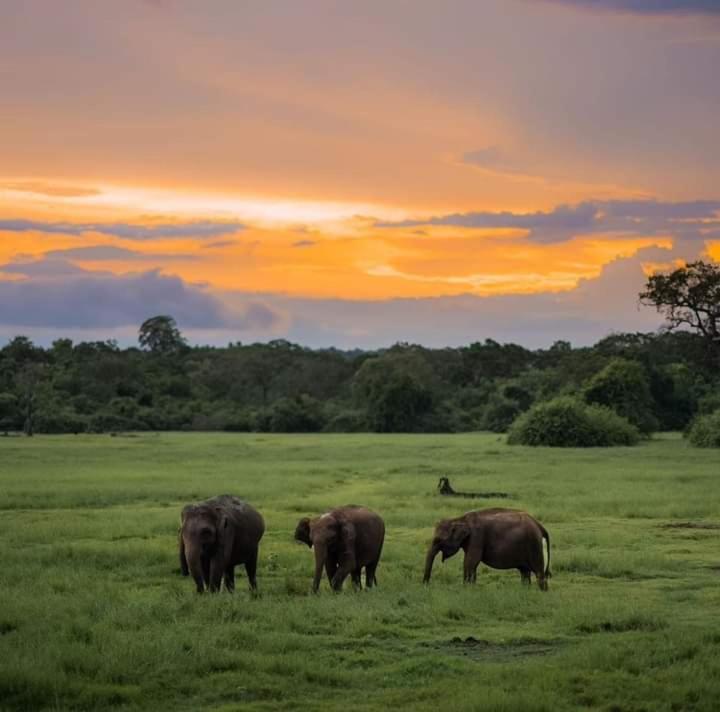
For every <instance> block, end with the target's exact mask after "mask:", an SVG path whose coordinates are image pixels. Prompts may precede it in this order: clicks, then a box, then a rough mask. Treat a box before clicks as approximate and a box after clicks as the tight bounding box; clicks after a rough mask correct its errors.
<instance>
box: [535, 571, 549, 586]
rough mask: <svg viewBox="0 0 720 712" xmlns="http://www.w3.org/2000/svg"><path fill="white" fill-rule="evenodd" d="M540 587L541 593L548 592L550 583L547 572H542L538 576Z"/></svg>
mask: <svg viewBox="0 0 720 712" xmlns="http://www.w3.org/2000/svg"><path fill="white" fill-rule="evenodd" d="M536 577H537V582H538V586H539V587H540V590H541V591H547V590H548V582H547V577H546V576H545V572H544V571H542V572H541V573H539V574H536Z"/></svg>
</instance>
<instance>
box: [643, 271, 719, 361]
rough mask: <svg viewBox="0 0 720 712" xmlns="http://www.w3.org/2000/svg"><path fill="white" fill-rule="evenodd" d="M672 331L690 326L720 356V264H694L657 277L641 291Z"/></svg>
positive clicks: (648, 282) (715, 357) (715, 355)
mask: <svg viewBox="0 0 720 712" xmlns="http://www.w3.org/2000/svg"><path fill="white" fill-rule="evenodd" d="M640 301H641V303H643V304H645V305H649V306H654V307H655V308H656V309H657V310H658V311H659V312H660V313H661V314H662V315H663V316H664V317H665V319H666V321H667V328H668V329H669V330H672V329H678V328H681V327H684V326H689V327H690V328H691V329H694V330H696V331H698V332H699V333H700V334H702V336H703V338H704V339H705V342H706V344H707V346H708V349H709V352H710V353H711V355H712V358H713V359H718V357H720V265H718V264H715V263H712V262H703V261H702V260H699V261H697V262H691V263H689V264H687V265H685V266H684V267H680V268H678V269H676V270H673V271H672V272H670V273H669V274H654V275H652V276H650V277H649V278H648V281H647V284H646V285H645V289H644V290H643V291H642V292H640Z"/></svg>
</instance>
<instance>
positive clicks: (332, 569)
mask: <svg viewBox="0 0 720 712" xmlns="http://www.w3.org/2000/svg"><path fill="white" fill-rule="evenodd" d="M337 570H338V561H337V556H333V555H332V554H328V557H327V559H326V560H325V573H326V574H327V578H328V583H329V584H330V585H331V586H332V581H333V577H334V576H335V574H336V573H337Z"/></svg>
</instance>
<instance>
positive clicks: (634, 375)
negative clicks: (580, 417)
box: [585, 358, 659, 434]
mask: <svg viewBox="0 0 720 712" xmlns="http://www.w3.org/2000/svg"><path fill="white" fill-rule="evenodd" d="M585 400H586V401H587V402H588V403H597V404H598V405H604V406H607V407H608V408H612V409H613V410H614V411H615V412H616V413H617V414H618V415H620V416H622V417H623V418H627V419H628V420H629V421H630V422H631V423H632V424H633V425H635V426H636V427H637V428H638V430H640V432H642V433H645V434H649V433H651V432H653V430H657V429H658V426H659V423H658V421H657V418H656V417H655V415H654V414H653V398H652V394H651V393H650V385H649V382H648V377H647V374H646V373H645V369H644V368H643V367H642V366H641V365H640V364H639V363H637V362H635V361H628V360H626V359H621V358H615V359H613V360H612V361H610V363H608V365H607V366H605V368H603V369H602V371H599V372H598V373H596V374H595V375H594V376H593V377H592V378H591V379H590V380H589V381H588V383H587V385H586V387H585Z"/></svg>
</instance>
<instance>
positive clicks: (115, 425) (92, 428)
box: [87, 412, 145, 433]
mask: <svg viewBox="0 0 720 712" xmlns="http://www.w3.org/2000/svg"><path fill="white" fill-rule="evenodd" d="M87 429H88V432H91V433H109V432H113V431H127V430H145V424H144V423H143V422H142V421H140V420H135V419H133V418H126V417H125V416H122V415H116V414H115V413H107V412H101V413H96V414H95V415H93V416H92V417H91V418H90V421H89V423H88V427H87Z"/></svg>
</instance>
